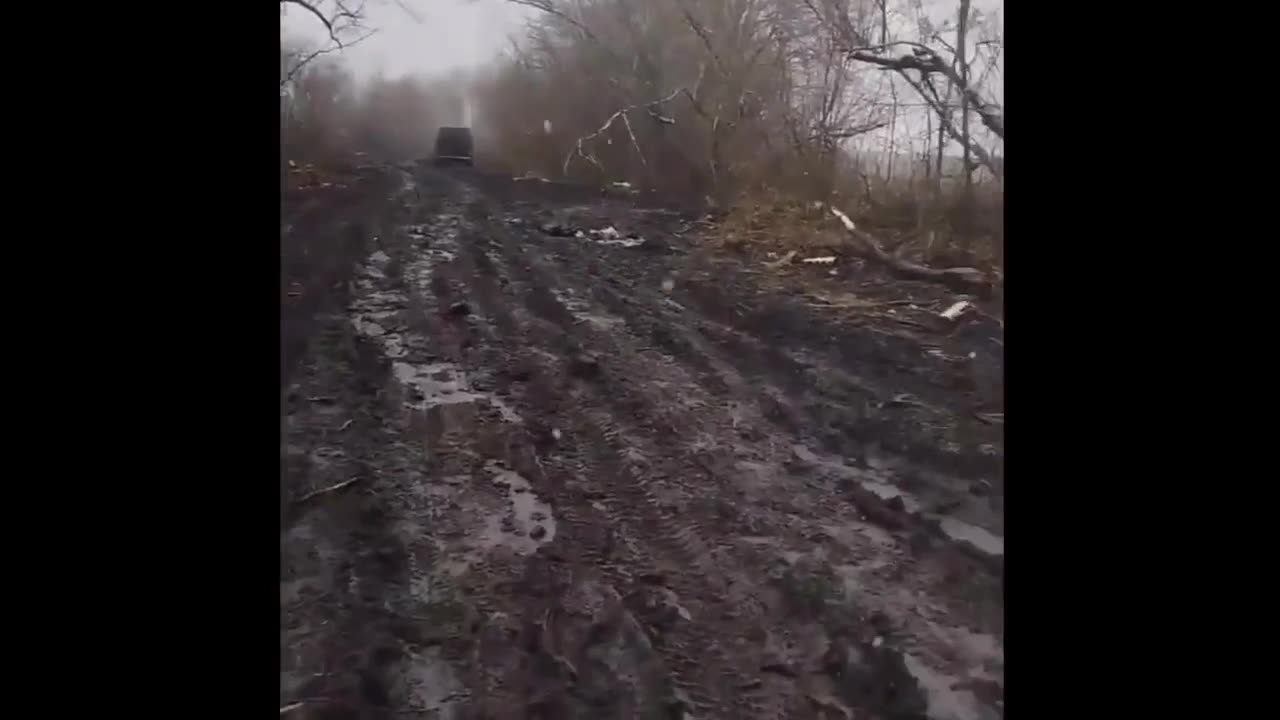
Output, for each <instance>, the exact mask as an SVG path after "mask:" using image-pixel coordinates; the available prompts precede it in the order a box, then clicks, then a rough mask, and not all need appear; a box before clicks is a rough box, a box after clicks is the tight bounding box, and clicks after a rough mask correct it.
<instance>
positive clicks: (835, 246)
mask: <svg viewBox="0 0 1280 720" xmlns="http://www.w3.org/2000/svg"><path fill="white" fill-rule="evenodd" d="M831 202H832V204H834V205H835V206H837V207H839V208H841V209H842V210H844V211H845V212H847V213H848V214H849V215H850V217H851V218H852V219H853V220H854V222H856V223H857V224H858V226H859V227H860V228H862V229H863V230H865V231H866V232H868V233H870V234H872V235H873V236H874V237H875V238H877V239H878V240H879V241H880V244H881V247H883V248H884V249H885V250H886V251H888V252H890V253H892V254H894V255H896V256H898V257H900V258H903V259H906V260H911V261H913V262H916V263H921V264H924V265H928V266H931V267H948V266H969V267H978V268H980V269H983V270H997V271H999V270H1000V269H1001V268H1002V267H1003V255H1004V253H1003V241H1004V199H1003V196H1002V194H1000V193H998V192H996V191H994V190H993V189H992V188H984V187H978V188H975V192H974V196H973V200H972V203H966V202H965V201H964V197H963V196H962V195H959V194H957V193H948V194H946V195H944V196H943V197H942V198H940V199H939V198H938V197H937V196H936V194H935V193H934V192H933V191H930V190H928V189H927V188H922V187H920V186H918V185H917V186H914V187H913V186H911V185H907V184H902V185H896V186H881V187H879V188H876V187H874V186H873V187H870V188H868V187H866V186H864V187H863V188H861V189H859V191H857V192H854V191H852V190H850V189H845V190H844V191H843V192H836V193H833V198H832V200H831ZM708 243H709V244H710V245H711V246H712V247H715V248H718V249H722V250H727V251H731V252H734V253H737V254H743V255H746V256H748V257H752V258H757V259H759V260H761V261H763V262H767V261H769V260H771V259H774V258H778V257H781V256H784V255H785V254H786V253H789V252H792V251H794V252H795V253H796V254H797V255H799V256H801V257H812V256H815V255H826V254H847V253H849V252H850V251H851V250H852V246H851V245H850V240H849V238H848V236H847V235H846V234H845V232H844V230H843V229H842V228H840V226H839V223H838V222H837V221H836V219H835V218H833V217H832V216H831V214H830V212H828V211H826V210H824V209H822V208H820V207H818V206H817V204H816V203H814V202H812V201H803V200H800V199H798V198H797V197H795V196H794V195H793V194H789V193H786V192H783V191H780V190H777V189H766V190H759V191H755V192H752V193H750V194H747V195H744V196H742V197H741V198H739V200H738V201H737V202H735V203H734V205H733V206H732V207H731V208H730V211H729V213H728V215H727V217H726V218H725V219H724V220H723V221H722V222H721V223H719V225H718V226H717V228H716V231H715V232H714V233H713V234H712V236H711V237H710V238H709V239H708Z"/></svg>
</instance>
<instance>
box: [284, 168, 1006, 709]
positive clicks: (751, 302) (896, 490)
mask: <svg viewBox="0 0 1280 720" xmlns="http://www.w3.org/2000/svg"><path fill="white" fill-rule="evenodd" d="M283 223H284V225H283V227H282V235H283V253H284V257H283V266H284V275H285V277H284V278H283V279H282V281H283V282H282V307H283V324H284V336H283V338H282V346H283V359H284V366H283V368H282V376H283V380H284V383H283V395H284V397H283V398H282V404H283V409H282V414H283V447H282V457H281V462H282V467H283V473H282V477H283V485H282V489H281V493H282V508H283V514H282V520H281V556H282V561H281V585H280V601H281V613H282V618H281V637H280V642H281V697H280V700H281V706H282V712H281V715H282V716H288V717H295V718H392V717H396V718H400V717H431V718H436V717H438V718H548V719H550V718H582V719H584V720H586V719H588V718H590V719H595V718H680V717H685V718H725V719H738V718H742V719H746V718H838V719H839V718H859V719H860V720H861V719H863V718H895V719H896V718H926V717H928V718H937V719H939V720H941V719H946V718H962V719H969V718H994V717H1002V716H1003V685H1004V650H1003V636H1004V618H1003V599H1002V578H1003V555H1004V541H1003V491H1004V478H1003V469H1002V463H1003V454H1004V450H1003V447H1004V445H1003V439H1002V426H1001V425H1000V424H999V422H998V421H996V420H994V418H997V417H999V418H1002V417H1003V416H1002V415H1000V414H999V413H1001V411H1002V399H1001V391H1000V381H999V378H1000V374H1001V367H1000V362H1001V361H1000V347H999V345H998V344H997V343H998V341H999V338H995V336H994V334H993V333H995V332H997V331H996V330H993V328H992V327H989V326H985V325H983V324H982V323H976V324H971V325H968V326H966V328H965V329H963V330H962V331H951V332H931V333H926V335H927V342H923V343H922V341H921V340H920V339H919V338H920V337H922V335H919V334H917V335H915V336H912V335H910V334H908V333H895V332H887V331H885V330H884V329H883V328H881V327H878V326H875V325H872V324H867V323H863V322H857V321H854V320H851V319H850V316H849V315H848V313H845V314H837V313H834V312H831V311H830V309H829V307H827V306H824V305H823V304H822V303H816V302H814V301H813V299H812V298H811V297H809V296H807V295H806V294H805V293H804V292H801V291H798V290H788V289H786V288H785V287H782V286H780V285H777V284H776V283H775V284H773V285H768V289H766V285H767V283H765V282H764V280H763V279H762V276H761V275H760V273H759V272H758V271H759V268H758V267H752V266H751V264H749V263H746V262H745V261H742V260H737V259H734V258H724V257H715V256H712V255H710V254H705V253H702V252H699V251H698V250H697V248H698V242H697V233H698V225H697V223H696V222H695V218H693V217H690V216H686V215H683V214H681V213H680V212H676V211H667V210H661V209H654V208H644V207H640V206H639V205H638V204H637V203H635V202H633V201H629V200H624V199H604V198H601V197H599V196H598V195H592V194H591V193H588V192H584V191H579V190H564V189H559V190H557V189H555V188H554V187H551V186H545V185H541V184H536V183H527V182H512V181H510V180H501V179H495V178H488V177H483V176H480V175H476V174H472V173H469V172H464V171H456V172H454V171H451V172H441V171H438V170H434V169H423V168H413V167H401V168H387V169H383V170H380V171H377V172H370V173H367V174H366V175H365V176H364V177H362V178H360V179H358V180H355V181H353V182H352V183H350V187H346V188H339V189H332V190H330V191H326V192H325V193H324V194H323V195H315V196H312V197H303V196H301V195H299V196H296V197H295V196H290V197H286V198H285V212H284V219H283ZM607 226H613V227H615V228H616V229H617V230H618V231H620V232H619V234H618V235H617V236H616V237H615V236H614V235H613V234H612V233H604V234H590V233H585V232H584V237H576V236H575V234H576V229H577V228H581V229H585V230H590V229H600V228H604V227H607ZM564 228H568V229H567V230H565V229H564ZM628 233H634V234H635V235H637V236H639V237H640V238H643V242H641V241H640V240H638V239H634V238H628V237H627V234H628ZM828 275H829V273H828V272H827V271H826V270H825V269H824V270H821V271H819V272H818V276H820V277H818V276H815V279H813V280H812V281H810V282H809V286H810V287H828V288H830V289H833V291H834V289H835V288H839V289H841V290H842V291H843V292H845V293H846V294H847V293H850V292H853V293H861V296H862V297H869V298H879V302H880V305H879V307H880V308H881V309H882V310H883V309H884V308H889V309H890V310H892V309H893V308H898V309H900V312H901V313H902V314H904V315H905V314H907V313H909V312H911V311H915V310H920V311H921V312H922V313H923V312H924V311H923V310H922V309H921V308H919V307H918V302H916V301H913V302H911V303H907V302H905V301H903V302H901V303H900V304H895V301H894V300H893V299H892V298H893V296H892V293H893V292H895V290H894V288H895V287H897V286H896V285H895V284H894V281H890V280H885V279H883V278H879V277H878V276H874V274H873V273H871V272H870V271H868V272H867V273H866V274H865V275H860V276H853V277H850V276H839V277H828ZM822 283H826V285H822ZM930 292H936V293H938V295H937V296H936V297H937V302H938V303H946V302H949V301H950V300H951V299H953V297H954V296H950V295H947V294H946V293H947V291H945V290H941V289H939V290H930ZM828 305H829V304H828ZM942 306H943V307H945V305H942ZM935 310H936V308H935ZM884 312H888V311H887V310H886V311H884ZM934 314H936V312H934ZM885 317H889V316H888V315H885ZM921 317H923V315H921ZM912 322H914V321H912ZM920 324H921V323H916V325H917V326H918V325H920ZM917 329H918V328H917ZM921 332H923V331H921ZM913 337H914V339H913ZM993 338H994V339H993Z"/></svg>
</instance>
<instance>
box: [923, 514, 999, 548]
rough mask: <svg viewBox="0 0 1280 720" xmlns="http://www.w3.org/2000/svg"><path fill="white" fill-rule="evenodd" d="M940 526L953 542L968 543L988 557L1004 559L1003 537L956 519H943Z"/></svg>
mask: <svg viewBox="0 0 1280 720" xmlns="http://www.w3.org/2000/svg"><path fill="white" fill-rule="evenodd" d="M939 524H940V525H941V526H942V532H944V533H946V534H947V537H949V538H951V539H952V540H956V541H958V542H967V543H969V544H970V545H972V546H974V547H975V548H977V549H979V550H981V551H982V552H984V553H986V554H988V555H995V556H997V557H1004V538H1003V537H1001V536H999V535H995V534H993V533H990V532H988V531H986V530H984V529H982V528H980V527H978V526H977V525H970V524H969V523H967V522H963V521H961V520H956V519H955V518H943V519H942V521H941V522H940V523H939Z"/></svg>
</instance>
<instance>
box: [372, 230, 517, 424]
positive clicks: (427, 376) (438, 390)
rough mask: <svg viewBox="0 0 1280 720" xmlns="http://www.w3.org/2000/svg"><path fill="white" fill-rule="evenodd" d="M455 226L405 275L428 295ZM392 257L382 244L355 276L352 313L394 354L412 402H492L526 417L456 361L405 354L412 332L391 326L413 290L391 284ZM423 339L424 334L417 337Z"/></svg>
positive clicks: (421, 406) (505, 412)
mask: <svg viewBox="0 0 1280 720" xmlns="http://www.w3.org/2000/svg"><path fill="white" fill-rule="evenodd" d="M455 237H456V232H452V231H446V232H442V233H440V234H439V235H437V236H435V238H434V239H433V241H432V242H433V244H436V243H440V244H442V245H444V246H445V248H444V249H437V250H436V251H434V252H435V254H434V255H433V254H432V252H433V251H427V252H425V253H424V254H422V255H420V256H419V257H418V259H416V260H415V261H413V262H412V263H410V264H409V266H408V267H407V268H406V269H405V270H406V273H405V274H406V277H407V278H408V279H410V280H411V281H413V282H415V283H416V284H417V286H418V289H419V294H420V295H421V296H422V297H423V298H424V299H426V300H432V299H434V297H435V296H434V294H433V293H432V292H431V289H430V282H431V277H432V271H433V267H434V265H435V262H436V260H438V259H440V258H442V257H444V256H450V257H451V252H452V251H451V250H450V249H449V248H455V247H456V246H455V245H453V242H454V238H455ZM390 262H391V257H390V256H388V255H387V254H386V253H385V252H383V251H382V250H378V251H375V252H374V253H373V254H371V255H370V256H369V258H368V260H367V262H366V263H365V265H364V267H363V268H362V270H361V272H360V275H359V277H358V279H357V281H356V293H355V295H356V297H355V298H354V299H353V300H352V303H351V307H350V311H349V316H350V321H351V325H352V327H354V328H355V331H356V332H357V333H358V334H360V335H362V336H364V337H366V338H368V339H370V340H372V341H373V342H375V343H377V344H378V345H379V346H380V347H381V348H382V352H383V354H384V355H385V356H386V357H387V358H388V359H390V360H392V361H393V362H392V370H393V372H394V373H395V376H396V379H397V380H398V381H399V382H400V383H401V384H402V385H404V386H406V387H407V388H408V389H409V392H408V395H409V402H408V403H406V406H407V407H410V408H413V409H415V410H421V411H425V410H428V409H429V408H433V407H438V406H442V405H460V404H463V403H488V404H489V405H491V406H492V407H493V408H494V409H496V410H497V411H498V413H499V415H501V417H502V419H503V421H505V422H509V423H520V422H522V420H521V418H520V415H519V413H517V412H516V411H515V409H514V408H512V407H511V406H510V405H508V404H506V403H505V402H503V401H502V400H501V399H500V398H498V397H496V396H493V395H491V394H489V393H480V392H475V391H474V390H472V388H471V385H470V383H469V382H468V380H467V376H466V373H465V372H463V370H462V369H461V368H460V367H458V366H457V365H454V364H452V363H411V362H407V361H406V360H405V358H406V357H407V356H408V354H409V348H408V338H406V336H405V335H404V334H403V333H401V332H397V331H394V330H388V328H389V327H391V326H392V325H393V324H395V323H396V316H397V315H398V314H399V313H400V312H402V311H403V310H404V309H405V308H407V307H409V298H408V296H407V295H406V294H405V293H404V292H402V291H400V290H398V289H394V288H388V287H386V285H387V283H388V282H389V281H388V279H387V276H386V273H385V272H383V269H384V268H385V267H386V265H387V264H388V263H390ZM415 339H417V340H419V341H421V338H415Z"/></svg>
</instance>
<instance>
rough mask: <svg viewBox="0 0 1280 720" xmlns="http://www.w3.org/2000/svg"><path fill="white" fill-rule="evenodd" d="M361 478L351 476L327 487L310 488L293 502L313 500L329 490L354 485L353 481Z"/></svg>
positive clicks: (334, 490) (329, 491)
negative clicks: (310, 489) (309, 490)
mask: <svg viewBox="0 0 1280 720" xmlns="http://www.w3.org/2000/svg"><path fill="white" fill-rule="evenodd" d="M363 479H364V478H359V477H353V478H351V479H350V480H343V481H342V482H340V483H338V484H337V485H330V486H329V487H324V488H320V489H319V490H312V491H311V492H309V493H307V494H306V495H303V496H302V497H300V498H298V499H297V500H295V501H294V504H295V505H301V504H302V503H305V502H308V501H310V500H314V499H315V498H317V497H320V496H321V495H327V494H329V493H331V492H337V491H339V490H341V489H343V488H345V487H350V486H351V485H354V484H355V483H358V482H360V481H361V480H363Z"/></svg>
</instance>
